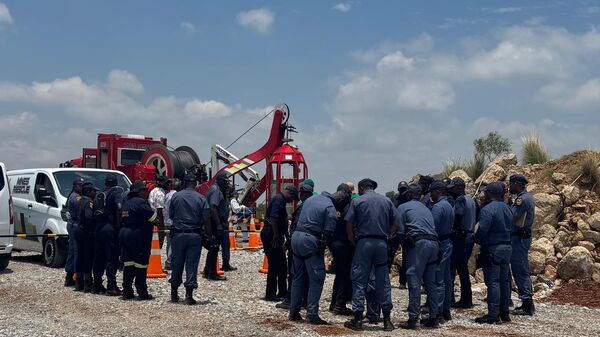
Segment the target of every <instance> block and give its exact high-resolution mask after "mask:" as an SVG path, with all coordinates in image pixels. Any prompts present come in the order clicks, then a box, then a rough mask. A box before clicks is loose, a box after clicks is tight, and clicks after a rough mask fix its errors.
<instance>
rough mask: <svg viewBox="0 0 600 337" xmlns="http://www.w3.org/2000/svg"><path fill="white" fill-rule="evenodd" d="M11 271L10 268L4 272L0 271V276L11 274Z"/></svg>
mask: <svg viewBox="0 0 600 337" xmlns="http://www.w3.org/2000/svg"><path fill="white" fill-rule="evenodd" d="M12 273H13V270H12V269H10V268H6V269H4V270H0V275H4V274H12Z"/></svg>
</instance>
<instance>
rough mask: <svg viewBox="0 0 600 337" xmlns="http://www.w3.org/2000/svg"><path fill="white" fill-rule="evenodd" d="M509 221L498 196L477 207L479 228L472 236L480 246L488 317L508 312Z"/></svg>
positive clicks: (510, 220)
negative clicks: (479, 210) (486, 293)
mask: <svg viewBox="0 0 600 337" xmlns="http://www.w3.org/2000/svg"><path fill="white" fill-rule="evenodd" d="M512 221H513V215H512V213H511V211H510V209H509V208H508V206H507V205H506V204H505V203H504V202H503V201H502V200H500V199H498V200H493V201H492V202H490V203H488V204H487V205H486V206H485V207H483V208H482V209H481V213H480V219H479V229H478V230H477V232H476V233H475V237H474V238H475V242H476V243H478V244H479V245H481V252H480V253H479V262H480V264H481V266H482V267H483V278H484V282H485V285H486V286H487V288H488V297H487V306H488V317H490V318H492V319H494V320H498V317H499V315H500V314H501V313H502V314H504V313H506V314H508V305H509V301H510V279H509V274H508V263H509V261H510V256H511V246H510V228H511V226H512Z"/></svg>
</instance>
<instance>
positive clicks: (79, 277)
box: [74, 273, 83, 291]
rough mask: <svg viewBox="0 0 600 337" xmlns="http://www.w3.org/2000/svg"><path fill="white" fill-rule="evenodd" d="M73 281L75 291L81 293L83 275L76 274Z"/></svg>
mask: <svg viewBox="0 0 600 337" xmlns="http://www.w3.org/2000/svg"><path fill="white" fill-rule="evenodd" d="M75 277H76V279H75V289H74V290H75V291H83V274H81V273H79V274H77V275H76V276H75Z"/></svg>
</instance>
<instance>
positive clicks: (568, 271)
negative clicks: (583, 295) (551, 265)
mask: <svg viewBox="0 0 600 337" xmlns="http://www.w3.org/2000/svg"><path fill="white" fill-rule="evenodd" d="M593 264H594V261H593V259H592V255H591V254H590V252H589V251H588V250H587V249H585V248H583V247H579V246H575V247H573V248H571V249H570V250H569V252H568V253H567V255H565V256H564V257H563V258H562V260H560V262H559V263H558V266H557V271H558V275H559V276H560V278H561V279H563V280H565V281H566V280H570V279H578V280H589V279H590V278H591V277H592V266H593Z"/></svg>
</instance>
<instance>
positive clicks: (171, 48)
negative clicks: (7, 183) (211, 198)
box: [0, 0, 600, 190]
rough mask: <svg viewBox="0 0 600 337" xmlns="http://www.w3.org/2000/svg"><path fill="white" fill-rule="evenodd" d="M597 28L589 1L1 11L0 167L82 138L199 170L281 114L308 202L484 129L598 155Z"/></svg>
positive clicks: (404, 168) (68, 5) (423, 161)
mask: <svg viewBox="0 0 600 337" xmlns="http://www.w3.org/2000/svg"><path fill="white" fill-rule="evenodd" d="M599 20H600V1H365V0H363V1H346V2H339V1H301V2H300V1H298V2H291V1H226V2H225V1H172V2H164V1H161V2H158V1H152V2H151V1H96V2H91V1H86V2H82V1H51V2H50V1H10V0H0V142H1V143H2V145H0V154H1V158H0V160H2V161H5V162H6V163H7V164H8V165H9V166H10V167H13V168H21V167H28V166H54V165H56V163H58V162H60V161H64V160H66V159H68V158H71V157H75V156H77V155H78V154H79V148H80V147H82V146H90V145H93V144H94V134H95V133H97V132H122V133H141V134H146V135H150V136H154V137H159V136H166V137H168V138H169V139H170V141H171V143H172V144H174V145H181V144H186V145H190V146H192V147H194V148H195V149H196V150H197V152H199V154H200V157H201V158H202V159H203V160H207V159H208V155H209V148H210V145H211V144H213V143H220V144H228V143H229V142H230V141H231V140H233V139H235V138H236V136H237V135H238V134H240V133H241V132H242V131H243V130H245V128H246V127H247V126H248V125H250V124H252V123H253V122H254V121H255V120H257V119H258V118H260V114H261V113H264V112H263V111H266V110H268V107H269V106H273V105H276V104H277V103H279V102H282V101H283V102H286V103H288V104H289V106H290V108H291V110H292V122H293V124H295V125H296V126H297V127H298V128H299V129H300V131H301V134H299V135H298V136H297V137H296V138H297V142H296V143H297V145H299V146H300V147H301V148H302V149H303V150H304V152H305V155H306V157H307V160H308V161H309V165H310V167H311V175H313V176H314V178H315V179H316V181H317V182H322V185H321V188H322V189H324V188H327V189H331V188H333V187H335V186H336V185H337V183H338V182H339V181H341V180H347V179H354V180H358V179H360V178H363V177H365V176H370V177H371V178H373V179H375V180H378V181H380V183H381V184H380V185H382V186H383V187H382V190H389V189H392V188H393V187H394V186H395V184H396V183H397V181H398V180H400V179H408V178H410V177H411V176H413V175H414V174H415V173H417V172H436V171H439V167H440V166H441V164H442V162H443V161H444V160H446V159H448V158H455V157H463V158H466V157H468V156H469V155H470V154H471V152H472V145H471V142H472V140H473V139H474V138H475V137H477V136H480V135H482V134H485V133H487V132H489V131H490V130H498V131H500V132H501V133H503V134H505V135H506V136H509V137H511V138H512V139H513V140H514V145H513V147H514V150H515V151H517V152H518V151H519V140H520V138H521V137H522V136H523V135H527V134H530V133H537V134H539V135H540V137H541V138H542V140H543V141H544V143H545V144H546V145H547V146H548V148H549V150H550V151H551V152H552V154H553V155H554V156H560V155H562V154H565V153H567V152H569V151H572V150H574V149H581V148H594V149H597V148H598V145H599V144H598V140H596V138H597V134H598V131H600V130H599V129H600V125H599V124H598V122H600V115H599V114H598V112H599V111H598V109H599V108H598V107H599V106H600V104H599V103H600V79H599V78H600V68H599V67H598V66H599V63H600V61H599V60H598V59H599V58H598V57H597V56H598V55H599V53H600V32H598V31H597V28H596V27H595V25H596V24H597V22H600V21H599ZM267 124H268V123H267ZM268 127H269V126H268V125H264V126H262V127H261V129H259V130H257V131H255V132H253V133H251V134H250V135H249V136H248V137H246V138H245V139H244V141H243V142H241V143H240V144H238V145H236V147H235V148H234V152H236V153H238V154H244V153H247V152H250V151H252V150H254V149H255V148H257V147H258V146H259V145H260V144H261V143H262V142H263V141H264V139H266V131H267V129H268ZM317 188H318V189H319V186H317Z"/></svg>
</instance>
